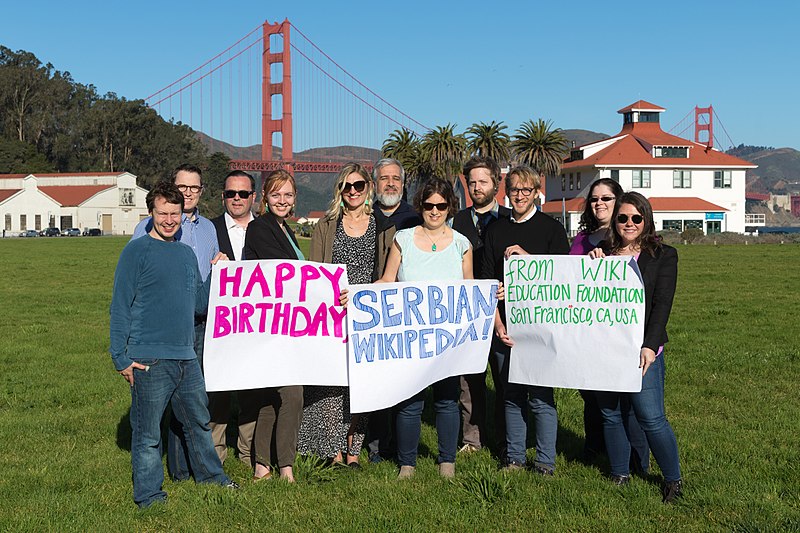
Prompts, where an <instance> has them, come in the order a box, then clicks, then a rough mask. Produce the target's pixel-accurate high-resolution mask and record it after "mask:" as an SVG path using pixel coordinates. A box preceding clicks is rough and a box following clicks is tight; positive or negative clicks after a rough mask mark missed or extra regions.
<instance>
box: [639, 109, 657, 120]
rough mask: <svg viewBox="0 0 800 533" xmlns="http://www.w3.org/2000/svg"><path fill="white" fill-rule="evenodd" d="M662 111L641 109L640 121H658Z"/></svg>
mask: <svg viewBox="0 0 800 533" xmlns="http://www.w3.org/2000/svg"><path fill="white" fill-rule="evenodd" d="M659 115H660V113H654V112H652V111H641V112H640V113H639V122H658V116H659Z"/></svg>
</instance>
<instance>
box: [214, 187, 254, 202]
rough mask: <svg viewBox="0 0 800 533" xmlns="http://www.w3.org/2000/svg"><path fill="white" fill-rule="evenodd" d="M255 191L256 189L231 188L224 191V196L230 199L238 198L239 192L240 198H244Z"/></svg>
mask: <svg viewBox="0 0 800 533" xmlns="http://www.w3.org/2000/svg"><path fill="white" fill-rule="evenodd" d="M254 192H255V191H233V190H230V189H226V190H224V191H222V196H224V197H225V198H227V199H229V200H230V199H231V198H236V195H237V194H238V195H239V198H241V199H242V200H244V199H246V198H249V197H250V195H251V194H253V193H254Z"/></svg>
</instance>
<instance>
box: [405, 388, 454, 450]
mask: <svg viewBox="0 0 800 533" xmlns="http://www.w3.org/2000/svg"><path fill="white" fill-rule="evenodd" d="M426 390H427V389H422V390H421V391H420V392H418V393H417V394H415V395H414V396H412V397H411V398H409V399H408V400H405V401H402V402H400V403H399V404H398V405H397V408H396V409H397V421H396V424H397V431H396V438H397V462H398V463H399V464H400V466H416V465H417V447H418V446H419V435H420V431H421V426H422V409H423V408H424V407H425V391H426ZM460 393H461V386H460V378H459V376H452V377H449V378H445V379H443V380H441V381H437V382H436V383H434V384H433V402H434V403H433V408H434V411H435V412H436V434H437V437H438V440H439V456H438V457H437V459H436V462H437V463H454V462H455V460H456V447H457V446H458V430H459V426H460V423H461V416H460V414H459V411H458V396H459V394H460Z"/></svg>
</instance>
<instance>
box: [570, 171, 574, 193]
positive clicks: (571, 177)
mask: <svg viewBox="0 0 800 533" xmlns="http://www.w3.org/2000/svg"><path fill="white" fill-rule="evenodd" d="M574 188H575V176H573V175H572V172H570V173H569V190H572V189H574Z"/></svg>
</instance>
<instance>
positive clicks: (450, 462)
mask: <svg viewBox="0 0 800 533" xmlns="http://www.w3.org/2000/svg"><path fill="white" fill-rule="evenodd" d="M414 208H415V209H416V210H417V212H418V213H420V215H422V225H421V226H416V227H414V228H409V229H406V230H402V231H398V232H397V233H396V234H395V238H394V245H393V246H392V250H391V251H390V252H389V259H388V260H387V261H386V271H385V272H384V275H383V277H382V278H381V281H385V282H392V281H435V280H458V279H471V278H472V247H471V246H470V243H469V240H468V239H467V238H466V237H464V236H463V235H461V234H460V233H458V232H457V231H453V229H451V228H450V227H449V226H448V225H447V220H448V219H450V218H451V217H452V216H453V215H455V213H456V211H457V209H458V204H457V203H456V196H455V193H454V192H453V187H452V185H450V183H449V182H447V181H445V180H441V179H438V178H433V179H430V180H428V181H427V182H426V183H424V184H423V185H422V187H420V189H419V190H418V191H417V194H416V195H415V198H414ZM460 393H461V386H460V382H459V376H452V377H449V378H445V379H443V380H441V381H438V382H436V383H434V384H433V399H434V404H433V405H434V410H435V411H436V433H437V435H438V439H439V456H438V458H437V460H436V462H437V463H438V464H439V473H440V474H441V475H442V476H444V477H453V476H454V475H455V460H456V446H457V443H458V430H459V426H460V422H461V420H460V418H461V417H460V414H459V411H458V398H459V395H460ZM424 406H425V390H424V389H423V390H421V391H420V392H419V393H417V394H415V395H414V396H412V397H411V398H409V399H407V400H405V401H402V402H400V403H399V404H398V405H397V423H396V433H395V436H396V440H397V461H398V463H399V464H400V476H399V477H400V478H409V477H411V476H413V475H414V470H415V468H416V464H417V447H418V446H419V435H420V428H421V416H422V409H423V407H424Z"/></svg>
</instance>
